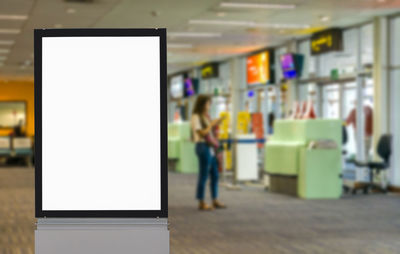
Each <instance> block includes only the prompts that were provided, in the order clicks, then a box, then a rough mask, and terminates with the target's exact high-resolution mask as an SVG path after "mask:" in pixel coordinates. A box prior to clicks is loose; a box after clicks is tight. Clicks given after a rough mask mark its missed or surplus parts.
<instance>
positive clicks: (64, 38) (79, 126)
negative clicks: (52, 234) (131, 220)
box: [35, 29, 167, 217]
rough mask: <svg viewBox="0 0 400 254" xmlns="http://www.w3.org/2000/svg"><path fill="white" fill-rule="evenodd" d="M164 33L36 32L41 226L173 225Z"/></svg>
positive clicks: (38, 194) (112, 30)
mask: <svg viewBox="0 0 400 254" xmlns="http://www.w3.org/2000/svg"><path fill="white" fill-rule="evenodd" d="M165 51H166V50H165V29H64V30H63V29H51V30H35V114H36V115H35V116H36V119H35V125H36V126H35V132H36V133H35V135H36V136H35V148H36V161H37V162H36V216H37V217H44V216H46V217H166V216H167V203H166V202H167V193H166V192H167V186H166V185H167V179H166V177H167V173H166V170H167V168H166V153H167V147H166V146H167V145H166V138H167V137H166V135H167V134H166V124H167V114H166V84H165V80H166V62H165V61H166V57H165V54H166V52H165Z"/></svg>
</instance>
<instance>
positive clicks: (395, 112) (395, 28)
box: [388, 17, 400, 187]
mask: <svg viewBox="0 0 400 254" xmlns="http://www.w3.org/2000/svg"><path fill="white" fill-rule="evenodd" d="M389 34H390V47H388V48H389V50H390V51H389V52H390V54H389V56H390V67H391V69H390V96H389V98H390V133H391V134H392V135H393V141H392V142H393V146H392V148H393V150H392V156H391V160H390V165H391V169H390V171H389V182H390V185H393V186H397V187H400V158H399V156H398V155H399V154H400V118H399V115H400V100H399V98H398V97H399V94H400V86H399V83H400V64H399V60H398V59H399V55H400V54H399V50H398V49H399V42H400V17H395V18H393V19H391V20H390V30H389Z"/></svg>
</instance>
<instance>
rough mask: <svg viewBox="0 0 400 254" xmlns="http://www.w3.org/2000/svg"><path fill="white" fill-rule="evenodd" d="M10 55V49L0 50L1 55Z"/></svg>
mask: <svg viewBox="0 0 400 254" xmlns="http://www.w3.org/2000/svg"><path fill="white" fill-rule="evenodd" d="M8 53H10V50H9V49H0V54H8Z"/></svg>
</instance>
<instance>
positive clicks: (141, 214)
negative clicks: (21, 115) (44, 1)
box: [34, 28, 168, 218]
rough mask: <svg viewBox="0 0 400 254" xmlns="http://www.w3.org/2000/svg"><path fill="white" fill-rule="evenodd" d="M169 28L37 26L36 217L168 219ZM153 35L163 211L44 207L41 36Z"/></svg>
mask: <svg viewBox="0 0 400 254" xmlns="http://www.w3.org/2000/svg"><path fill="white" fill-rule="evenodd" d="M166 33H167V32H166V29H165V28H158V29H35V30H34V55H35V70H34V75H35V217H36V218H43V217H55V218H66V217H74V218H77V217H79V218H88V217H91V218H103V217H104V218H158V217H160V218H167V217H168V170H167V168H168V165H167V163H168V161H167V151H168V147H167V145H168V142H167V124H168V123H167V122H168V119H167V44H166ZM106 36H112V37H116V36H128V37H134V36H138V37H145V36H154V37H159V39H160V133H161V135H160V137H161V140H160V149H161V168H160V175H161V183H160V184H161V210H111V211H110V210H108V211H106V210H79V211H78V210H71V211H69V210H68V211H65V210H43V207H42V38H43V37H106Z"/></svg>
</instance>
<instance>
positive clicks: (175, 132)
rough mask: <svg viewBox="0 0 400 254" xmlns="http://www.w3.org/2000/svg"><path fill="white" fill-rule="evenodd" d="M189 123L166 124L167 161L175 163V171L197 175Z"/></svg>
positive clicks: (196, 163) (195, 157)
mask: <svg viewBox="0 0 400 254" xmlns="http://www.w3.org/2000/svg"><path fill="white" fill-rule="evenodd" d="M190 131H191V129H190V123H189V122H181V123H170V124H168V160H171V161H176V164H175V171H177V172H180V173H197V172H198V162H197V156H196V153H195V145H194V143H193V142H192V141H191V133H190Z"/></svg>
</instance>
